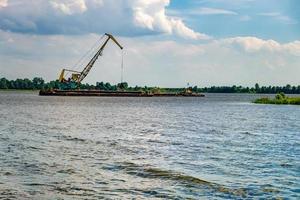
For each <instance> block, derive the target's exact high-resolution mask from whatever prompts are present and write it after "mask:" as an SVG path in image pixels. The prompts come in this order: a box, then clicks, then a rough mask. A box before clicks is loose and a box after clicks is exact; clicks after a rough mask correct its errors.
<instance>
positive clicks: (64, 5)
mask: <svg viewBox="0 0 300 200" xmlns="http://www.w3.org/2000/svg"><path fill="white" fill-rule="evenodd" d="M50 4H51V5H52V6H53V8H54V9H57V10H59V11H61V12H63V13H64V14H67V15H72V14H75V13H83V12H85V11H86V10H87V6H86V4H85V0H65V1H58V0H55V1H50Z"/></svg>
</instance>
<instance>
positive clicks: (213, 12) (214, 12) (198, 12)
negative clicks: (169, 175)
mask: <svg viewBox="0 0 300 200" xmlns="http://www.w3.org/2000/svg"><path fill="white" fill-rule="evenodd" d="M190 14H194V15H237V13H236V12H233V11H231V10H224V9H217V8H207V7H202V8H198V9H194V10H192V11H190Z"/></svg>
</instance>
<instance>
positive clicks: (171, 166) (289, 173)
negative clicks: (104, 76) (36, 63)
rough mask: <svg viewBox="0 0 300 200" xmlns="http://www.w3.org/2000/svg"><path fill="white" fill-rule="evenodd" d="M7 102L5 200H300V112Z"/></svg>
mask: <svg viewBox="0 0 300 200" xmlns="http://www.w3.org/2000/svg"><path fill="white" fill-rule="evenodd" d="M254 98H256V97H255V96H254V95H236V94H235V95H228V94H222V95H220V94H208V95H207V97H206V98H109V97H105V98H97V97H96V98H94V97H91V98H89V97H39V96H37V95H36V94H35V93H13V92H1V93H0V111H1V112H0V198H8V199H14V198H17V199H74V198H75V199H99V198H109V199H116V198H117V199H127V198H129V199H131V198H137V199H147V198H153V199H156V198H157V199H159V198H162V199H166V198H169V199H187V198H190V199H199V198H203V197H206V198H213V199H229V198H230V199H241V198H250V199H251V198H280V197H282V198H294V199H297V198H300V189H299V188H300V185H299V183H300V179H299V177H300V170H299V169H300V161H299V157H300V142H299V141H300V131H299V130H300V107H299V106H276V105H255V104H251V103H250V102H251V100H253V99H254Z"/></svg>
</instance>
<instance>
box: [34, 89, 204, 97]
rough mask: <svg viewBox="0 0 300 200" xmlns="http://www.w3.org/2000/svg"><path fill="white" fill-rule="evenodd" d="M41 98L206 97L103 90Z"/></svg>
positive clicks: (44, 92) (52, 92)
mask: <svg viewBox="0 0 300 200" xmlns="http://www.w3.org/2000/svg"><path fill="white" fill-rule="evenodd" d="M39 95H40V96H98V97H204V94H199V93H161V94H147V93H143V92H128V91H102V90H41V91H40V92H39Z"/></svg>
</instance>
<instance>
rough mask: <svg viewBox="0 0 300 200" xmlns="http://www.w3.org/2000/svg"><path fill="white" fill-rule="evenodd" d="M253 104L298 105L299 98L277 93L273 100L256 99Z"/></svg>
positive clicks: (299, 103)
mask: <svg viewBox="0 0 300 200" xmlns="http://www.w3.org/2000/svg"><path fill="white" fill-rule="evenodd" d="M254 103H257V104H290V105H300V97H287V96H286V95H285V94H284V93H279V94H277V95H276V97H275V98H274V99H270V98H268V97H264V98H260V99H256V100H255V101H254Z"/></svg>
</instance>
